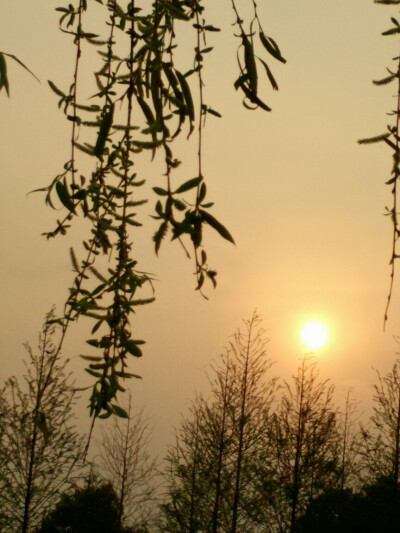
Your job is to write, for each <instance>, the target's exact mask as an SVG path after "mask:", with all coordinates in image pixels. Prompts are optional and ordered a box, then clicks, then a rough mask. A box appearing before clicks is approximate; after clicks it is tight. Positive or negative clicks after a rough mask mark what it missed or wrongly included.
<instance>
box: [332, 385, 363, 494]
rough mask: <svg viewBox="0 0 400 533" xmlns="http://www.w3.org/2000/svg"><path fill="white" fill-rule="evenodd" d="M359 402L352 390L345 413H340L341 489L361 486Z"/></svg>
mask: <svg viewBox="0 0 400 533" xmlns="http://www.w3.org/2000/svg"><path fill="white" fill-rule="evenodd" d="M357 407H358V402H356V401H355V400H354V399H353V398H352V396H351V390H348V391H347V393H346V399H345V406H344V410H343V411H339V412H338V432H339V438H338V449H337V452H336V453H337V455H338V468H339V481H338V486H339V488H340V489H342V490H343V489H345V488H356V487H359V485H360V470H361V464H360V453H361V446H362V436H361V433H360V429H359V423H358V418H359V416H358V411H357Z"/></svg>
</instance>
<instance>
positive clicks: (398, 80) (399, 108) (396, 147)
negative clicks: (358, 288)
mask: <svg viewBox="0 0 400 533" xmlns="http://www.w3.org/2000/svg"><path fill="white" fill-rule="evenodd" d="M375 3H376V4H385V5H392V4H397V5H398V4H400V0H375ZM391 21H392V24H393V25H392V27H391V28H389V29H388V30H387V31H384V32H383V33H382V35H397V36H398V35H399V34H400V22H399V21H398V20H397V19H396V18H394V17H392V18H391ZM393 61H394V63H395V67H394V69H390V68H387V72H388V75H387V76H385V77H384V78H382V79H380V80H374V81H373V83H374V85H378V86H382V85H388V84H390V83H395V84H396V107H395V109H394V110H392V111H391V112H390V113H389V115H391V116H393V117H394V121H393V123H391V124H388V125H387V132H386V133H383V134H382V135H378V136H376V137H370V138H368V139H361V140H359V141H358V142H359V143H360V144H372V143H377V142H384V143H385V144H386V145H387V146H388V147H389V148H390V149H391V150H392V156H393V164H392V170H391V177H390V179H389V180H388V181H387V182H386V184H387V185H389V187H390V188H391V192H392V205H391V207H386V208H385V209H386V215H387V216H389V217H390V219H391V221H392V225H393V237H392V254H391V258H390V265H391V272H390V287H389V294H388V298H387V304H386V308H385V315H384V320H383V328H384V329H385V325H386V321H387V319H388V311H389V306H390V301H391V298H392V293H393V282H394V274H395V262H396V259H398V258H399V257H400V254H399V252H398V242H397V241H398V240H399V237H400V225H399V213H398V212H397V204H398V181H399V177H400V129H399V127H400V56H398V57H395V58H394V59H393Z"/></svg>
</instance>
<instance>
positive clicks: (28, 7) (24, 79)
mask: <svg viewBox="0 0 400 533" xmlns="http://www.w3.org/2000/svg"><path fill="white" fill-rule="evenodd" d="M239 3H240V2H239ZM243 3H244V2H243ZM206 4H207V5H208V6H209V7H210V9H209V14H208V16H207V21H208V22H209V23H213V24H214V25H216V26H220V27H222V28H223V29H224V31H223V32H221V33H220V34H215V35H213V36H212V39H211V42H210V44H212V45H214V46H215V53H214V54H211V56H210V58H209V61H208V63H209V64H208V67H207V69H206V100H207V102H208V103H209V104H210V105H212V107H214V108H215V109H217V110H219V111H220V112H221V113H222V115H223V119H222V120H217V119H215V120H209V121H208V124H207V128H206V140H205V161H204V174H205V177H206V180H207V184H208V189H209V196H210V198H211V199H212V200H214V201H215V202H216V205H215V208H214V211H213V213H214V214H215V216H217V218H219V219H220V220H221V221H223V222H224V223H225V224H226V226H227V227H228V228H229V230H230V231H231V233H232V234H233V236H234V238H235V241H236V243H237V245H236V246H232V245H230V244H229V243H226V242H223V241H222V240H221V239H220V238H218V237H216V236H214V235H213V234H212V233H211V232H209V234H208V235H207V239H206V244H207V246H206V248H207V252H208V256H209V259H210V263H211V265H212V266H214V267H215V268H216V269H217V270H218V273H219V274H218V288H217V290H216V291H214V292H212V291H211V290H210V291H209V296H210V299H209V301H205V300H204V299H202V298H201V297H200V295H199V294H198V293H197V292H195V291H194V290H193V289H194V286H195V285H194V277H193V275H192V272H193V267H192V264H191V263H189V262H188V261H187V260H186V259H185V257H184V254H183V252H182V250H181V249H180V248H179V246H177V245H176V244H174V243H172V245H169V244H167V243H166V244H167V245H164V246H163V248H162V249H161V253H160V257H159V258H158V259H157V258H156V257H155V256H154V253H153V244H152V242H151V236H152V233H153V232H154V230H155V225H154V223H153V221H152V219H150V218H149V213H150V211H151V209H150V208H152V207H153V206H154V203H155V201H154V200H151V201H150V207H149V209H148V211H147V212H144V213H143V214H142V215H141V219H142V221H144V222H146V223H147V222H148V223H149V227H148V229H147V230H145V231H144V232H143V233H144V234H145V237H142V236H138V237H137V238H136V237H135V242H136V243H137V246H138V250H139V251H140V252H139V253H140V256H141V258H142V261H141V265H140V266H141V268H142V269H146V270H148V271H150V272H154V273H156V274H157V279H158V281H157V282H156V289H157V294H156V295H157V301H156V303H155V304H152V305H150V306H147V307H146V308H142V309H140V310H139V311H138V313H137V316H136V317H134V321H133V323H134V324H135V325H134V330H135V337H136V338H144V339H146V341H147V345H146V349H145V355H144V357H143V358H142V360H140V361H138V360H134V359H132V367H131V368H132V371H133V372H136V373H140V374H141V375H142V376H143V378H144V379H143V380H142V381H141V382H132V384H131V388H132V391H133V393H134V397H136V398H137V401H138V403H143V404H146V405H147V406H148V407H149V410H150V412H151V413H152V414H153V415H154V421H155V422H154V424H155V431H156V435H157V436H158V438H159V439H161V440H162V439H167V438H168V434H169V431H170V427H171V426H172V424H176V423H177V421H178V419H179V413H180V412H182V411H183V410H184V409H185V406H186V405H187V402H188V400H189V399H190V398H192V397H193V392H194V389H196V388H197V389H202V388H204V386H205V383H206V377H205V371H206V370H207V368H208V365H209V364H210V362H211V361H212V360H213V358H214V357H215V356H217V355H218V354H219V353H220V352H221V351H222V348H223V346H224V345H225V344H226V343H227V341H228V337H229V335H230V334H231V333H233V332H234V330H235V329H236V328H237V327H238V326H240V324H241V320H242V318H248V317H250V316H251V314H252V311H253V309H254V308H257V309H258V311H259V313H260V314H261V315H262V317H263V319H264V326H265V328H266V329H267V330H268V337H269V338H270V343H269V355H270V357H271V358H272V359H273V360H275V361H277V364H276V366H275V371H276V373H277V374H279V375H282V376H285V377H287V376H289V375H290V374H291V373H292V372H294V371H295V368H296V365H297V359H298V358H299V357H300V356H302V355H303V353H304V348H303V347H302V346H301V344H300V341H299V327H300V325H301V324H302V322H304V321H305V320H306V319H309V318H316V319H321V320H324V321H326V323H327V324H328V326H329V328H330V330H331V340H330V343H329V345H328V346H327V347H325V348H324V349H322V350H321V351H320V353H319V354H318V360H319V361H320V367H321V372H322V373H323V375H324V376H326V377H331V378H332V379H333V381H334V382H335V384H336V387H337V389H338V390H339V391H340V390H342V389H343V388H345V387H348V386H350V385H352V386H354V388H355V395H356V396H359V397H360V398H361V397H362V398H364V397H365V398H366V397H368V395H369V386H370V384H371V383H372V382H373V381H374V375H373V373H372V371H371V367H372V366H374V367H376V368H379V369H380V370H382V371H383V372H385V371H386V370H388V369H389V367H390V366H391V364H392V362H393V360H394V357H395V352H396V351H397V349H398V347H397V344H396V342H395V341H394V339H393V336H394V335H397V334H399V335H400V272H399V273H398V276H397V280H396V286H395V291H394V296H393V302H392V305H391V309H390V314H389V321H388V324H387V327H386V332H385V333H383V331H382V324H383V314H384V308H385V303H386V298H387V292H388V287H389V274H390V270H389V266H388V263H389V258H390V253H391V226H390V222H389V219H388V218H386V217H384V216H383V213H384V207H385V205H390V202H391V196H390V190H389V188H388V187H387V186H385V185H384V182H385V181H386V180H387V179H388V178H389V173H390V168H391V152H390V150H389V149H387V148H386V147H385V146H383V145H382V146H380V145H379V146H376V145H375V146H372V147H365V146H364V147H361V146H359V145H357V139H359V138H362V137H369V136H373V135H377V134H380V133H383V132H384V131H385V127H386V124H387V121H388V120H390V117H387V116H386V113H387V112H388V111H389V110H390V109H391V106H392V105H393V101H394V100H393V98H392V94H393V93H394V89H393V87H390V88H377V87H373V85H372V83H371V81H372V79H378V78H380V77H384V76H385V74H386V70H385V69H386V66H391V58H392V57H394V56H396V55H398V51H397V50H398V42H397V39H396V38H390V37H381V36H380V33H381V32H382V31H384V30H385V29H387V28H388V27H389V26H390V16H397V14H398V11H399V10H398V9H396V8H395V6H391V7H390V6H377V5H375V4H373V2H372V0H351V2H349V0H330V1H329V0H326V1H323V2H322V1H321V0H268V1H267V0H262V1H259V7H260V12H261V15H262V18H263V20H264V21H265V23H264V29H265V32H266V33H267V34H269V35H271V36H272V37H273V38H274V39H275V40H277V41H278V43H279V45H280V47H281V51H282V54H283V55H284V56H285V57H286V58H287V60H288V62H287V64H286V65H284V66H283V65H280V64H271V67H272V70H273V72H274V74H276V78H277V81H278V83H279V86H280V91H279V92H277V93H274V94H272V92H271V91H270V90H269V89H268V91H267V93H266V100H267V102H268V103H269V104H271V105H272V107H273V112H272V113H270V114H267V113H264V112H262V111H259V112H249V111H246V110H245V109H243V107H242V106H241V98H240V95H239V94H237V93H236V92H235V91H234V89H233V87H232V84H233V81H234V79H235V74H236V70H235V45H236V43H235V41H234V39H233V38H232V37H231V23H232V22H233V20H234V17H233V15H232V12H231V7H230V2H229V1H228V0H226V1H223V0H218V1H216V0H212V1H211V0H210V1H208V2H206ZM58 5H61V4H59V2H58V1H53V0H47V1H46V2H33V1H32V0H18V1H15V0H3V1H2V2H1V5H0V50H1V51H5V52H9V53H13V54H15V55H17V56H18V57H19V58H20V59H22V60H23V61H24V62H25V63H26V64H27V65H28V66H29V67H30V68H31V69H32V70H33V71H34V72H35V74H36V75H37V76H38V77H39V78H40V79H41V80H42V83H41V84H40V85H39V84H38V83H37V82H36V81H35V80H34V79H33V78H31V77H30V76H29V75H28V74H26V73H25V72H24V71H23V70H22V69H20V68H19V67H17V66H16V65H14V64H12V63H10V64H9V76H10V82H11V98H10V99H7V97H6V95H5V93H1V94H0V109H1V123H0V147H1V154H2V155H1V158H0V176H1V197H0V201H1V210H0V217H1V223H0V242H1V249H2V261H1V263H0V269H1V272H0V275H1V278H0V279H1V297H2V305H1V309H0V313H1V314H0V319H1V324H2V333H1V339H0V348H1V361H2V366H1V373H0V375H1V376H3V377H6V376H8V375H9V374H10V373H19V372H20V370H21V368H22V365H21V357H22V354H23V350H22V343H23V342H24V341H26V340H29V341H30V342H31V343H32V344H35V342H36V338H37V332H38V330H39V329H40V326H41V322H42V318H43V316H44V314H45V312H46V311H47V310H48V309H49V308H50V307H51V306H52V305H53V304H57V305H58V306H59V307H58V308H59V309H60V308H61V305H62V303H63V301H64V299H65V296H66V294H67V287H68V283H69V282H70V280H71V279H72V273H71V268H70V262H69V255H68V248H69V246H70V245H71V244H77V243H78V242H79V240H78V239H79V236H80V235H79V231H73V232H71V234H70V235H69V236H68V237H67V238H60V237H59V238H58V239H56V240H55V241H54V240H53V241H50V242H49V241H46V239H45V238H44V237H42V236H41V233H42V232H44V231H48V230H49V229H51V228H52V226H53V223H54V221H55V219H56V216H57V213H56V212H53V211H51V210H50V209H49V208H47V207H45V205H44V197H43V196H42V195H40V194H34V195H29V196H27V193H28V192H29V191H31V190H32V189H35V188H38V187H41V186H45V185H47V184H48V183H50V181H51V180H52V179H53V178H54V176H55V175H56V174H57V173H59V172H60V170H61V169H62V165H63V164H64V162H65V160H66V159H67V157H68V156H67V153H68V146H67V142H68V138H69V125H68V124H67V123H66V121H65V120H64V117H63V115H62V113H60V112H59V111H58V109H57V101H56V97H55V96H54V95H53V93H51V91H50V89H49V88H48V85H47V83H46V80H47V79H51V80H52V81H54V82H55V83H56V84H57V85H60V86H67V84H69V83H70V80H71V73H72V65H73V50H72V47H71V46H70V42H69V38H68V36H66V35H63V34H61V33H60V32H59V31H58V29H57V20H58V16H57V14H56V13H55V12H54V9H53V8H55V7H57V6H58ZM225 30H226V31H225ZM181 150H182V154H183V155H185V157H187V163H186V164H187V166H186V167H185V168H186V170H185V172H187V175H188V176H189V177H192V176H194V175H195V168H196V167H195V159H194V155H195V149H194V148H193V147H192V148H189V147H186V146H182V148H181ZM191 154H192V155H191ZM140 165H141V169H142V170H143V171H144V173H145V174H146V177H147V178H148V180H149V182H150V184H151V186H153V185H156V184H160V183H161V181H160V180H161V177H160V176H161V174H160V173H161V171H160V168H161V167H156V169H154V168H152V167H151V165H150V161H148V162H147V163H143V162H142V163H140ZM85 338H87V330H86V329H85V328H84V327H83V325H82V326H79V327H78V328H75V329H74V330H73V331H70V336H69V339H68V342H67V344H66V346H65V349H64V354H65V356H68V357H70V358H71V359H73V367H74V369H76V371H77V374H76V376H77V379H78V382H79V380H80V379H81V377H83V371H82V372H80V371H79V369H83V368H84V363H83V361H81V360H80V359H79V357H78V356H79V353H82V351H84V350H85V348H84V339H85Z"/></svg>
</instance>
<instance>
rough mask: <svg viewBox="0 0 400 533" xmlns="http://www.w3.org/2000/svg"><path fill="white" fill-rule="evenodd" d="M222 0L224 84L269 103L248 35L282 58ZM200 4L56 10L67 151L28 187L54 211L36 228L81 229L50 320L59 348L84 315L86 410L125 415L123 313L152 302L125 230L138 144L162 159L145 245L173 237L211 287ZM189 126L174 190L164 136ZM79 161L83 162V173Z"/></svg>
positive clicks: (168, 0)
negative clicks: (226, 26)
mask: <svg viewBox="0 0 400 533" xmlns="http://www.w3.org/2000/svg"><path fill="white" fill-rule="evenodd" d="M231 1H232V6H233V9H234V13H235V17H236V23H235V25H236V27H237V28H238V29H239V35H238V37H239V39H240V45H239V48H238V64H239V70H240V75H239V77H238V79H237V80H236V82H235V87H236V89H238V90H241V91H242V92H243V95H244V105H245V106H246V107H249V108H251V109H254V108H257V107H261V108H262V109H264V110H267V111H269V110H270V107H269V106H267V104H265V103H264V101H263V100H262V99H261V97H260V94H259V85H258V72H257V66H256V65H257V62H258V63H260V64H262V66H263V68H264V70H265V72H266V76H267V79H268V80H269V83H270V84H271V86H272V88H273V89H277V88H278V86H277V83H276V81H275V79H274V77H273V75H272V72H271V70H270V67H269V66H268V65H267V63H266V60H265V59H263V58H261V57H259V55H256V50H255V42H254V40H255V36H256V35H258V39H259V45H260V48H261V51H262V53H263V54H264V55H270V56H271V57H272V58H274V59H277V60H279V61H281V62H284V61H285V60H284V59H283V57H282V55H281V53H280V51H279V48H278V46H277V44H276V43H275V41H274V40H273V39H271V38H269V37H267V36H266V35H265V33H264V31H263V30H262V27H261V23H260V20H259V16H258V13H257V6H256V4H255V2H254V0H251V2H250V6H252V10H253V13H254V15H253V18H252V20H251V21H250V23H249V25H248V28H249V29H248V30H247V29H246V23H245V21H244V20H243V19H242V18H241V17H240V16H239V12H238V9H237V7H236V5H235V1H234V0H231ZM203 4H204V2H202V1H201V0H154V1H153V3H151V4H150V2H143V1H139V0H129V2H127V4H126V6H125V7H123V6H122V5H121V4H120V3H119V2H117V1H116V0H91V1H90V0H78V1H77V2H76V3H75V5H73V4H72V3H70V4H68V6H67V7H58V8H57V11H58V12H59V13H60V15H61V16H60V29H61V31H63V32H64V33H66V34H68V35H70V36H71V37H72V39H73V43H74V46H75V67H74V72H73V81H72V84H71V86H70V88H69V89H68V90H63V89H61V88H59V87H58V85H56V84H55V83H54V82H52V81H49V85H50V87H51V89H52V90H53V92H54V93H55V94H56V95H57V97H58V98H59V102H58V105H59V107H60V108H62V110H63V112H64V114H65V116H66V118H67V120H68V121H70V122H71V149H70V159H69V160H68V161H67V162H66V163H65V164H64V166H63V170H62V172H61V173H60V174H58V175H57V176H56V177H55V178H54V180H53V181H52V183H51V184H50V185H49V186H47V187H45V188H43V189H39V190H41V191H44V192H45V193H46V203H47V204H48V205H50V206H51V207H53V208H56V207H59V206H60V205H61V207H62V209H63V212H64V215H63V216H61V217H60V218H59V219H58V220H57V223H56V226H55V227H54V228H53V229H52V230H51V231H49V232H48V233H46V236H47V237H48V238H53V237H56V236H58V235H65V234H66V233H67V232H68V229H69V228H70V227H71V225H72V224H73V223H74V222H75V220H77V219H78V218H83V219H85V220H86V221H87V222H88V223H89V225H90V231H89V234H88V237H86V238H85V239H84V240H83V242H82V250H81V251H80V252H79V253H78V254H77V253H76V252H75V251H74V250H71V260H72V265H73V270H74V272H75V277H74V280H73V283H72V285H71V287H70V289H69V296H68V299H67V301H66V304H65V307H64V313H63V315H62V316H61V317H59V318H58V319H57V322H58V323H59V324H60V325H61V327H62V335H61V341H60V345H59V348H58V351H60V350H61V346H62V344H63V340H64V338H65V333H66V331H67V328H68V326H69V324H70V323H71V322H72V321H76V320H77V319H78V318H79V317H82V316H84V317H88V318H90V319H92V320H93V321H94V324H93V327H92V338H90V339H88V340H87V343H88V345H89V346H91V347H92V348H94V349H96V350H98V352H100V353H96V354H94V355H93V354H90V355H83V356H82V357H84V359H86V360H87V361H88V368H87V372H88V373H89V374H90V375H91V376H93V378H94V380H95V384H94V387H93V393H92V396H91V400H90V412H91V415H92V416H93V417H94V418H95V417H98V416H101V417H107V416H109V415H110V414H112V413H115V414H117V415H119V416H126V413H125V411H124V410H123V409H121V408H120V407H119V406H118V405H117V404H116V403H115V399H116V396H117V393H118V391H123V390H124V389H123V387H122V384H121V383H122V381H123V380H124V379H125V378H128V377H139V376H137V375H136V374H132V373H129V372H128V371H127V359H128V357H129V356H130V355H131V356H134V357H140V356H141V355H142V350H141V345H142V344H143V341H141V340H136V339H135V338H134V337H133V334H132V328H131V324H130V320H131V317H132V314H133V313H134V312H135V310H136V308H137V307H138V306H140V305H145V304H148V303H151V302H152V301H153V300H154V293H153V292H154V291H153V285H152V276H151V275H150V274H148V273H146V272H143V271H141V270H139V269H138V266H137V259H136V258H135V255H134V247H133V244H132V242H133V240H132V231H135V230H137V229H138V228H140V226H141V222H140V221H139V220H138V215H139V209H140V207H141V206H143V205H144V204H145V203H146V202H147V199H145V198H142V197H141V196H140V194H139V191H140V190H141V187H142V186H143V184H144V180H143V179H141V177H139V176H138V175H137V173H136V172H135V161H136V160H137V158H138V157H140V155H141V154H146V153H149V152H150V153H151V155H152V157H153V158H154V157H156V155H157V153H159V152H161V153H162V154H163V156H164V161H165V186H163V187H159V186H155V187H153V192H154V193H155V195H156V198H157V200H156V205H155V213H154V217H153V218H154V219H156V220H157V221H158V223H159V225H158V229H157V230H156V232H155V234H154V237H153V240H154V246H155V251H156V253H158V252H159V249H160V246H161V243H162V241H163V240H164V239H165V237H166V236H167V235H170V237H171V239H172V240H178V241H179V242H180V243H181V244H182V246H183V247H184V249H185V251H186V254H187V255H188V256H189V257H193V259H194V264H195V275H196V289H198V290H199V291H200V292H202V294H203V295H204V293H203V286H204V284H205V282H206V281H207V280H208V281H210V282H211V284H212V285H213V286H214V287H215V285H216V271H215V270H213V269H212V268H210V267H209V266H208V259H207V254H206V251H205V249H204V243H203V228H204V226H205V225H207V226H210V227H211V228H213V229H214V230H215V231H216V232H217V233H218V234H219V235H220V236H221V237H222V238H223V239H226V240H227V241H230V242H232V243H233V242H234V241H233V238H232V236H231V234H230V233H229V231H228V230H227V229H226V228H225V226H224V225H222V224H221V223H220V222H219V221H218V220H217V219H216V218H215V217H214V215H213V214H211V211H210V210H211V208H212V206H213V203H212V202H210V201H209V200H208V198H207V188H206V184H205V180H204V176H203V171H202V137H203V128H204V124H205V119H206V117H207V116H208V115H210V116H216V117H220V114H219V113H218V112H217V111H215V110H214V109H213V108H212V107H210V106H209V105H207V104H205V101H204V92H203V88H204V82H203V75H204V73H203V65H204V58H205V56H206V54H208V53H209V52H211V51H212V47H211V46H208V45H207V36H208V34H210V33H212V32H218V31H219V29H218V28H216V27H214V26H213V25H211V24H207V23H206V20H205V18H204V5H203ZM91 9H96V10H97V11H99V10H103V11H104V17H103V20H104V21H106V27H107V34H106V35H102V34H100V33H99V32H95V31H88V30H87V29H86V24H89V22H91V21H93V20H94V19H95V18H96V17H93V16H91V15H92V13H90V10H91ZM178 27H179V29H181V28H182V27H190V28H192V29H193V30H194V46H193V48H194V59H193V67H192V68H191V69H190V70H189V71H183V70H182V69H181V68H179V65H177V64H176V60H175V57H176V55H175V53H174V52H175V50H176V48H177V47H178V45H179V42H178V40H177V37H176V34H177V31H178V29H177V28H178ZM255 28H257V31H256V29H255ZM91 47H95V48H96V50H97V52H98V56H99V58H100V67H99V69H98V70H97V71H96V72H95V73H94V78H95V82H96V85H97V92H96V93H95V94H94V95H92V96H91V99H90V100H88V101H89V104H88V103H86V101H84V102H82V98H81V96H80V94H81V92H82V91H81V86H82V84H81V83H80V82H81V80H82V77H84V76H87V72H85V70H84V66H85V63H84V59H85V53H86V52H87V51H88V50H89V49H90V48H91ZM124 50H125V52H124ZM196 79H197V84H196ZM196 109H197V111H196ZM196 127H197V133H198V135H197V143H198V170H197V176H196V177H194V178H191V179H188V180H187V181H184V182H183V183H181V184H179V185H178V186H177V185H175V184H174V179H173V178H174V176H173V174H174V171H175V169H176V168H177V167H178V166H179V165H180V164H181V162H180V161H179V160H178V158H177V157H176V156H175V154H174V151H173V147H174V141H175V140H176V139H177V138H178V137H179V136H180V134H181V133H182V132H183V131H184V130H185V129H186V128H187V129H186V131H185V133H186V134H187V135H188V137H190V136H191V135H192V133H193V131H195V129H196ZM90 162H92V170H91V171H90V172H87V171H82V170H81V169H82V168H85V169H86V168H88V165H89V164H90ZM89 168H90V167H89ZM191 194H192V196H193V199H192V200H191V199H190V195H191ZM190 247H191V248H192V249H193V252H190V251H189V250H190ZM105 260H106V261H105Z"/></svg>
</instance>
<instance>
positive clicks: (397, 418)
mask: <svg viewBox="0 0 400 533" xmlns="http://www.w3.org/2000/svg"><path fill="white" fill-rule="evenodd" d="M376 374H377V377H378V383H377V384H375V385H374V396H373V405H374V408H373V409H374V411H373V414H372V416H371V418H370V423H369V426H368V427H363V428H362V438H363V448H362V456H363V467H364V476H365V477H366V479H369V480H370V482H372V481H373V480H374V479H376V478H378V477H382V476H383V477H392V478H393V480H394V482H395V483H396V484H398V483H399V466H400V358H398V359H396V361H395V363H394V364H393V367H392V370H391V371H390V372H388V373H387V374H386V375H385V376H384V377H382V376H381V374H380V372H379V371H376Z"/></svg>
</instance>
